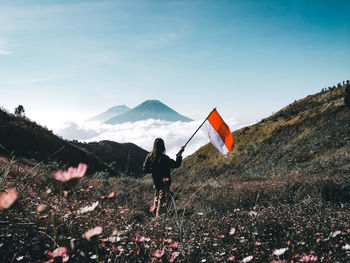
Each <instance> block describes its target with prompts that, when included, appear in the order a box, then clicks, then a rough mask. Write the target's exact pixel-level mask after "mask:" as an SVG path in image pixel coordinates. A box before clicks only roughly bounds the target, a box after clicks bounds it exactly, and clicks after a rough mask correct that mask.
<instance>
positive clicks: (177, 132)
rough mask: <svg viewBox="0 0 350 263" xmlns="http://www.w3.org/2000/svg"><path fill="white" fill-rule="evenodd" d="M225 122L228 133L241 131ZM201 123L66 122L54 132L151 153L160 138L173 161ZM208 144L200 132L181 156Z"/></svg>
mask: <svg viewBox="0 0 350 263" xmlns="http://www.w3.org/2000/svg"><path fill="white" fill-rule="evenodd" d="M225 121H226V123H227V124H228V126H229V127H230V129H231V131H234V130H236V129H237V128H239V127H240V126H239V123H238V122H237V121H236V120H235V119H228V120H225ZM202 122H203V120H200V121H192V122H180V121H178V122H169V121H163V120H154V119H149V120H145V121H137V122H128V123H123V124H115V125H109V124H102V123H98V122H82V123H75V122H68V123H66V124H65V126H64V127H63V128H62V129H59V130H57V131H55V132H56V133H57V134H58V135H60V136H62V137H63V138H65V139H69V140H79V141H83V142H93V141H101V140H111V141H115V142H119V143H126V142H131V143H134V144H136V145H138V146H140V147H141V148H143V149H145V150H147V151H151V150H152V147H153V142H154V139H155V138H158V137H160V138H163V139H164V142H165V147H166V153H167V155H169V157H171V158H175V155H176V153H177V152H178V151H179V150H180V147H181V146H182V145H184V144H185V143H186V142H187V140H188V139H189V138H190V137H191V135H192V134H193V133H194V132H195V131H196V129H197V128H198V127H199V125H200V124H201V123H202ZM208 142H209V139H208V137H207V136H206V135H205V134H204V132H203V131H201V130H199V131H198V133H197V134H196V135H195V136H194V137H193V139H192V140H191V141H190V142H189V144H188V145H187V147H186V150H185V152H184V154H183V155H184V156H188V155H190V154H192V153H194V152H195V151H196V150H198V149H199V148H200V147H201V146H203V145H205V144H206V143H208Z"/></svg>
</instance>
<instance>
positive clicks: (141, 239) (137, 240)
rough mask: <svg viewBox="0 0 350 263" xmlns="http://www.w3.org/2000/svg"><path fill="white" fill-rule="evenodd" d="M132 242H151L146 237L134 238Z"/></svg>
mask: <svg viewBox="0 0 350 263" xmlns="http://www.w3.org/2000/svg"><path fill="white" fill-rule="evenodd" d="M132 241H134V242H143V241H149V239H148V238H145V237H144V236H136V237H133V238H132Z"/></svg>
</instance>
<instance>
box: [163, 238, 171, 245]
mask: <svg viewBox="0 0 350 263" xmlns="http://www.w3.org/2000/svg"><path fill="white" fill-rule="evenodd" d="M163 242H165V243H169V244H170V243H171V238H167V239H165V238H163Z"/></svg>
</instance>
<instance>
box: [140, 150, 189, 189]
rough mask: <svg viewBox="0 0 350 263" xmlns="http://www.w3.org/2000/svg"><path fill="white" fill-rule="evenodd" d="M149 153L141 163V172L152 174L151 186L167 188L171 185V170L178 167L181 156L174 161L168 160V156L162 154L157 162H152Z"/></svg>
mask: <svg viewBox="0 0 350 263" xmlns="http://www.w3.org/2000/svg"><path fill="white" fill-rule="evenodd" d="M150 155H151V153H149V154H148V155H147V156H146V160H145V161H144V163H143V172H144V173H146V174H147V173H152V178H153V184H154V186H155V187H156V188H158V189H159V188H164V187H169V186H170V185H171V173H170V169H171V168H177V167H180V165H181V163H182V156H181V155H177V156H176V161H174V160H173V159H170V158H169V156H167V155H165V154H162V155H161V156H160V157H159V158H158V159H157V160H154V161H153V160H152V158H151V157H150Z"/></svg>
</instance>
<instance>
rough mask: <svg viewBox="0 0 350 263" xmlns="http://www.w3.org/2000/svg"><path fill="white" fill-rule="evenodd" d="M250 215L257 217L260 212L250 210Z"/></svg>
mask: <svg viewBox="0 0 350 263" xmlns="http://www.w3.org/2000/svg"><path fill="white" fill-rule="evenodd" d="M249 215H250V216H251V217H256V216H257V215H258V213H257V212H255V211H250V212H249Z"/></svg>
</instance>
